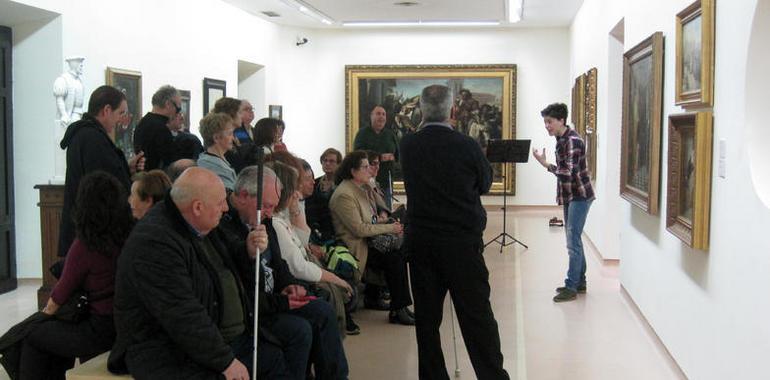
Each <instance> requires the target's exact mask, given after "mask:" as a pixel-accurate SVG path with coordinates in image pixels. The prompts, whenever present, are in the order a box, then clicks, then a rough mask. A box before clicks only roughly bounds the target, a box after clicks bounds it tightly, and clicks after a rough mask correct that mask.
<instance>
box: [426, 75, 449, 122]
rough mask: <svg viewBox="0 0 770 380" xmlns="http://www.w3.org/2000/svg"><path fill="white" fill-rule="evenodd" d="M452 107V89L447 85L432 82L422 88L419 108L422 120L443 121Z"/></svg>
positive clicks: (447, 117)
mask: <svg viewBox="0 0 770 380" xmlns="http://www.w3.org/2000/svg"><path fill="white" fill-rule="evenodd" d="M451 108H452V91H450V90H449V87H447V86H442V85H438V84H434V85H431V86H428V87H425V88H424V89H422V95H420V110H421V111H422V121H423V122H444V121H446V120H447V119H449V115H450V111H451Z"/></svg>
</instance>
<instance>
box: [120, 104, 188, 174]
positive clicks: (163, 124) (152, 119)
mask: <svg viewBox="0 0 770 380" xmlns="http://www.w3.org/2000/svg"><path fill="white" fill-rule="evenodd" d="M139 152H144V160H145V161H144V170H146V171H150V170H152V169H165V168H166V166H168V165H170V164H171V163H172V162H174V161H176V160H178V159H179V154H178V153H177V149H176V144H174V135H172V134H171V130H169V129H168V117H166V116H163V115H159V114H156V113H152V112H148V113H147V114H146V115H144V117H143V118H142V120H139V123H138V124H137V125H136V129H135V131H134V153H139ZM196 159H197V157H196Z"/></svg>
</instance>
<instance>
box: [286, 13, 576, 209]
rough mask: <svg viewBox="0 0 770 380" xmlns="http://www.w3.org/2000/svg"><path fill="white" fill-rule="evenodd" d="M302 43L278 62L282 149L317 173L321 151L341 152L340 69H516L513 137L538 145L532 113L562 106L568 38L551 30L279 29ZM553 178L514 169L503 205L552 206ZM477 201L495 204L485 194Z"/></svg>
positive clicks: (566, 92) (536, 170) (533, 167)
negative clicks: (474, 66) (489, 66)
mask: <svg viewBox="0 0 770 380" xmlns="http://www.w3.org/2000/svg"><path fill="white" fill-rule="evenodd" d="M287 33H289V34H291V33H294V34H295V35H296V36H302V37H305V38H307V39H308V40H309V42H308V43H307V44H305V45H303V46H299V47H297V46H294V42H293V41H292V43H291V45H292V46H290V47H289V49H288V50H284V55H283V56H282V57H281V61H282V64H281V66H282V67H283V68H285V69H284V70H282V71H281V72H280V75H281V78H280V79H279V82H280V83H281V99H280V100H281V101H282V104H283V115H284V120H285V121H286V124H287V129H286V133H285V136H284V139H285V140H286V141H287V145H288V147H289V149H290V150H292V151H294V152H296V153H297V154H299V155H300V156H303V157H306V158H307V159H308V161H310V163H311V164H312V165H313V167H314V170H315V171H316V173H320V172H319V170H320V163H319V162H318V156H320V154H321V152H323V150H324V149H325V148H326V147H335V148H337V149H339V150H341V151H344V148H345V122H346V120H345V65H404V64H495V63H498V64H499V63H505V64H510V63H515V64H516V65H517V76H518V81H517V107H516V109H517V126H516V127H517V130H516V131H517V132H516V137H517V138H519V139H532V144H533V146H534V147H539V148H542V147H546V149H547V151H548V152H549V154H551V157H552V158H551V161H554V158H553V147H554V144H555V141H554V140H553V138H550V137H548V134H547V133H546V131H545V128H544V127H543V120H542V117H541V116H540V110H541V109H543V108H545V106H546V105H548V104H549V103H552V102H557V101H558V102H565V103H569V96H570V84H569V76H568V70H569V33H568V29H566V28H559V29H527V30H522V29H494V28H481V29H465V28H461V29H458V28H454V29H444V28H440V29H434V28H427V29H426V28H420V29H410V30H403V29H365V28H364V29H361V28H359V29H346V30H301V29H287ZM555 197H556V185H555V178H554V176H553V175H551V174H549V173H547V172H546V171H545V170H544V169H543V168H542V167H541V166H540V165H539V164H537V162H536V161H534V160H530V162H529V163H528V164H522V165H518V167H517V186H516V196H515V197H509V198H510V199H509V200H508V201H509V204H515V205H552V204H555ZM487 198H489V199H486V200H485V203H501V202H502V201H501V200H500V199H499V198H500V197H494V198H493V197H487Z"/></svg>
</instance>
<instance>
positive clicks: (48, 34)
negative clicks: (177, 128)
mask: <svg viewBox="0 0 770 380" xmlns="http://www.w3.org/2000/svg"><path fill="white" fill-rule="evenodd" d="M18 4H23V5H28V6H34V7H37V8H41V9H43V10H47V11H50V12H54V13H56V14H59V15H60V16H58V17H56V18H54V19H53V20H44V21H39V22H35V23H27V24H24V25H21V26H19V27H14V28H13V32H14V34H15V36H18V37H19V41H16V37H15V40H14V42H15V43H14V136H13V137H14V176H15V189H14V190H15V196H16V199H15V205H16V255H17V275H18V277H20V278H26V277H40V276H41V261H40V252H41V248H40V211H39V209H38V207H37V202H38V191H36V190H34V189H33V186H35V185H36V184H41V183H48V181H49V180H51V179H53V178H54V174H55V169H54V152H57V151H60V149H59V148H58V144H59V141H58V138H57V137H55V133H56V132H57V131H56V130H55V129H54V128H53V120H54V119H55V117H56V110H55V105H54V99H53V92H52V91H53V81H54V79H55V78H56V77H57V76H58V75H60V74H61V73H62V72H63V70H64V62H63V58H64V57H66V56H70V55H83V56H85V57H86V61H85V75H84V78H83V83H84V85H85V88H86V98H85V103H86V105H87V102H88V96H89V95H90V93H91V92H92V91H93V90H94V89H95V88H96V87H98V86H100V85H102V84H104V83H105V69H106V68H107V67H115V68H120V69H128V70H136V71H140V72H141V73H142V103H143V104H142V115H134V117H135V118H140V117H142V116H143V114H144V113H146V112H147V111H149V110H150V109H151V104H150V98H151V97H152V94H153V92H155V90H156V89H158V88H159V87H160V86H162V85H164V84H171V85H173V86H175V87H177V88H179V89H184V90H189V91H190V92H191V96H192V100H191V110H190V111H191V119H192V123H191V125H192V129H193V131H197V126H198V121H199V120H200V118H201V117H202V108H203V98H202V91H203V89H202V87H203V84H202V81H203V77H209V78H215V79H223V80H226V81H227V94H228V95H230V96H237V95H238V94H237V92H238V61H239V60H242V61H247V62H252V63H256V64H259V65H262V66H264V68H263V69H262V71H263V72H264V73H265V74H264V78H265V79H264V81H263V82H264V84H263V85H264V86H265V87H266V90H265V91H266V92H268V93H270V89H271V88H274V87H276V86H277V85H276V84H275V83H273V82H271V72H272V71H274V70H276V62H277V60H278V55H277V54H275V49H276V47H275V44H276V43H277V42H279V41H281V39H282V37H281V30H280V28H279V27H277V26H275V25H273V24H271V23H268V22H265V21H262V20H260V19H259V18H257V17H255V16H252V15H250V14H248V13H246V12H243V11H241V10H240V9H237V8H234V7H232V6H230V5H228V4H227V3H224V2H221V1H219V0H205V1H195V2H189V1H183V0H164V1H158V2H156V1H149V0H142V1H131V2H125V1H113V0H108V1H96V0H77V1H56V0H24V1H19V2H9V1H7V0H0V9H2V7H5V6H9V5H10V6H17V5H18ZM38 24H42V26H39V25H38ZM289 38H293V37H289ZM57 39H58V40H57ZM273 92H275V91H273ZM266 101H268V102H269V101H270V99H269V98H268V99H267V100H265V99H262V100H260V102H262V103H265V102H266ZM262 114H264V113H262ZM258 115H259V113H258Z"/></svg>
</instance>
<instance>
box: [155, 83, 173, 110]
mask: <svg viewBox="0 0 770 380" xmlns="http://www.w3.org/2000/svg"><path fill="white" fill-rule="evenodd" d="M177 96H179V91H177V89H176V88H174V87H173V86H170V85H165V86H163V87H161V88H159V89H158V91H155V94H153V95H152V105H153V106H156V107H165V106H166V102H169V101H173V99H174V98H176V97H177Z"/></svg>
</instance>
